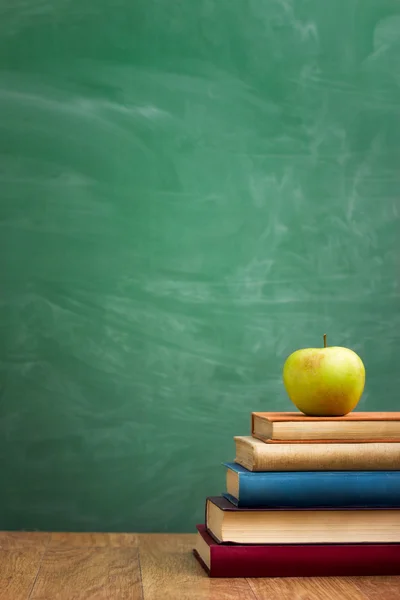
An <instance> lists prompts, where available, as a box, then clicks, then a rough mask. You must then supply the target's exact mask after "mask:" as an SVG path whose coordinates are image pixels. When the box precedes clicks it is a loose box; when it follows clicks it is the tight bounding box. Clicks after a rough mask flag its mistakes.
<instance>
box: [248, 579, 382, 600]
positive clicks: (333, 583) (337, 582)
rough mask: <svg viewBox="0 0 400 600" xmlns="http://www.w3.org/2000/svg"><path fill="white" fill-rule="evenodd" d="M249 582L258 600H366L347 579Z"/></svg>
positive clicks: (262, 580)
mask: <svg viewBox="0 0 400 600" xmlns="http://www.w3.org/2000/svg"><path fill="white" fill-rule="evenodd" d="M248 582H249V585H250V587H251V589H252V590H253V592H254V594H255V596H256V598H257V599H258V600H338V598H340V600H366V596H365V595H364V594H363V593H362V592H361V591H360V590H359V588H357V586H356V584H355V583H354V582H353V581H351V579H350V578H345V577H344V578H340V579H339V578H337V577H315V578H307V577H304V578H302V577H294V578H287V579H286V578H285V579H279V578H271V579H248ZM380 600H387V599H386V598H383V597H381V598H380Z"/></svg>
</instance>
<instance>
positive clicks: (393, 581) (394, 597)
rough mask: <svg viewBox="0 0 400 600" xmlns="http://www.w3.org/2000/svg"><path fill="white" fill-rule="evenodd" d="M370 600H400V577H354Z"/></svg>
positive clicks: (356, 583)
mask: <svg viewBox="0 0 400 600" xmlns="http://www.w3.org/2000/svg"><path fill="white" fill-rule="evenodd" d="M351 579H352V581H353V583H354V585H355V586H356V587H357V588H358V589H359V590H360V591H361V592H362V593H363V594H364V597H365V598H368V600H399V598H400V577H352V578H351Z"/></svg>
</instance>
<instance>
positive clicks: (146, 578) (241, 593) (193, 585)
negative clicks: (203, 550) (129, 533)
mask: <svg viewBox="0 0 400 600" xmlns="http://www.w3.org/2000/svg"><path fill="white" fill-rule="evenodd" d="M194 543H195V535H192V534H181V535H173V536H171V535H168V534H149V535H139V552H140V565H141V570H142V584H143V596H144V600H178V599H179V600H233V599H235V600H237V598H240V600H255V595H254V593H253V592H252V591H251V589H250V587H249V585H248V583H247V581H246V580H245V579H230V580H228V579H210V578H209V577H207V575H206V574H205V572H204V571H203V569H202V568H201V567H200V565H199V564H198V562H197V561H196V559H195V558H194V556H193V555H192V548H193V545H194Z"/></svg>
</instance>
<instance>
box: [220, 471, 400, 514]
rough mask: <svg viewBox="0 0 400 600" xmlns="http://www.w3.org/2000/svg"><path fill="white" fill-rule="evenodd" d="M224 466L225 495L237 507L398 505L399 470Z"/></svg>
mask: <svg viewBox="0 0 400 600" xmlns="http://www.w3.org/2000/svg"><path fill="white" fill-rule="evenodd" d="M225 466H226V493H224V496H226V497H227V498H228V500H230V501H231V502H232V503H233V504H235V505H236V506H239V507H249V508H251V507H258V508H268V507H269V508H318V507H333V508H362V507H364V508H365V507H367V508H400V470H399V471H300V472H297V473H293V472H290V471H281V472H279V471H276V472H273V471H272V472H258V473H257V472H252V471H248V470H247V469H245V468H244V467H241V466H240V465H238V464H235V463H226V465H225Z"/></svg>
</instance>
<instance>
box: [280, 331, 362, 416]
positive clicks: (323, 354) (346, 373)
mask: <svg viewBox="0 0 400 600" xmlns="http://www.w3.org/2000/svg"><path fill="white" fill-rule="evenodd" d="M283 382H284V384H285V388H286V391H287V393H288V395H289V398H290V399H291V401H292V402H293V404H294V405H295V406H297V408H298V409H299V410H301V412H303V413H304V414H305V415H310V416H321V417H322V416H325V417H327V416H332V417H339V416H341V415H347V414H348V413H349V412H351V411H352V410H353V409H354V408H355V407H356V406H357V404H358V402H359V400H360V398H361V395H362V393H363V391H364V385H365V368H364V365H363V362H362V360H361V358H360V357H359V356H358V354H356V353H355V352H353V350H350V349H349V348H341V347H339V346H331V347H329V346H328V347H327V346H326V335H324V347H323V348H304V349H302V350H297V351H296V352H293V354H291V355H290V356H289V358H288V359H287V360H286V362H285V365H284V367H283Z"/></svg>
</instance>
